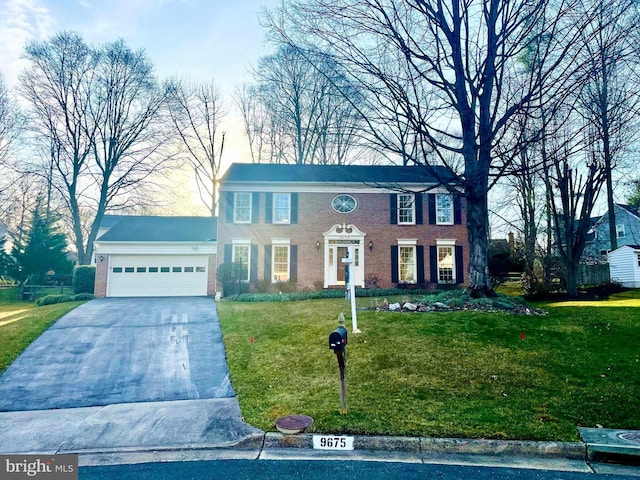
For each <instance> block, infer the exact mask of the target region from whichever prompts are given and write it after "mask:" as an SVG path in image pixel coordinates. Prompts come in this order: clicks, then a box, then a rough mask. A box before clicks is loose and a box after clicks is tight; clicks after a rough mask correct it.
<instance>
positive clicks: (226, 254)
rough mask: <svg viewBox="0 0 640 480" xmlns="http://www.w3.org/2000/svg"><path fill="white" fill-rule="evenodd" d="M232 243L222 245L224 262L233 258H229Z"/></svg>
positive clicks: (229, 261)
mask: <svg viewBox="0 0 640 480" xmlns="http://www.w3.org/2000/svg"><path fill="white" fill-rule="evenodd" d="M231 248H232V245H230V244H226V245H225V246H224V263H231V262H233V259H232V258H231V252H232V250H231Z"/></svg>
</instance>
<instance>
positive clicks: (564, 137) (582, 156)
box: [544, 109, 607, 298]
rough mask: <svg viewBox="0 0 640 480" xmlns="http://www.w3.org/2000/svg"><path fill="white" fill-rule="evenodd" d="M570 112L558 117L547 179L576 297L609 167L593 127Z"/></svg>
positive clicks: (571, 292) (570, 290) (568, 280)
mask: <svg viewBox="0 0 640 480" xmlns="http://www.w3.org/2000/svg"><path fill="white" fill-rule="evenodd" d="M567 112H568V113H566V114H564V115H563V114H562V110H560V111H559V112H558V113H557V114H556V119H557V121H558V123H559V124H560V125H561V127H560V129H559V134H558V135H557V136H556V138H555V140H554V141H553V142H551V141H550V142H548V143H547V145H548V146H549V150H548V151H547V152H546V155H547V157H546V162H547V163H546V166H545V169H544V180H545V185H546V188H547V192H548V196H547V198H548V202H549V209H550V213H551V215H552V217H553V223H554V237H555V248H556V249H557V251H558V254H559V256H560V258H561V261H562V265H563V267H564V268H563V278H564V280H565V283H566V289H567V295H568V296H569V297H571V298H575V297H577V296H578V278H577V272H578V266H579V264H580V260H581V257H582V252H583V251H584V247H585V245H586V242H587V233H588V231H589V229H590V228H591V214H592V212H593V208H594V206H595V203H596V200H597V198H598V194H599V193H600V190H601V188H602V186H603V185H604V184H605V182H606V176H607V173H606V171H607V167H606V165H605V163H604V162H603V161H602V159H601V158H600V156H599V154H598V152H597V145H596V140H595V136H594V135H593V134H592V133H591V132H592V129H591V127H590V126H589V125H586V126H585V125H584V122H583V119H582V118H580V115H579V114H578V113H577V112H576V110H575V109H570V110H568V111H567ZM558 117H560V118H558ZM552 143H554V144H555V145H551V144H552Z"/></svg>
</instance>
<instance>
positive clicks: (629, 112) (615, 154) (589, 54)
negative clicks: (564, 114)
mask: <svg viewBox="0 0 640 480" xmlns="http://www.w3.org/2000/svg"><path fill="white" fill-rule="evenodd" d="M636 4H637V2H636V1H635V0H607V1H602V0H583V2H582V8H583V9H584V10H585V11H586V12H588V13H589V14H590V16H591V17H592V21H591V22H590V23H589V24H588V28H587V29H585V30H584V31H583V32H582V38H581V40H582V41H583V42H584V44H585V47H586V48H585V49H584V52H583V55H584V57H585V61H586V62H587V64H588V66H589V75H588V77H587V82H586V85H585V88H584V89H583V90H582V95H581V96H580V97H579V103H580V107H581V108H580V112H581V113H582V115H583V116H584V119H585V121H586V122H587V123H588V124H589V125H590V126H591V130H592V131H593V133H594V141H595V143H594V146H593V148H594V154H596V155H598V156H600V157H601V161H602V163H603V164H604V168H605V175H606V192H607V210H608V217H609V239H610V243H611V250H615V249H616V248H618V237H617V232H616V219H615V209H614V192H613V170H614V169H615V168H616V167H618V166H619V165H620V164H621V163H622V161H623V160H624V157H625V155H626V154H627V153H628V152H629V147H630V145H632V144H633V143H634V141H635V140H636V139H637V138H638V126H639V124H638V121H637V117H638V113H639V109H640V88H639V82H638V80H639V79H640V78H639V76H638V74H639V73H640V70H639V67H640V66H639V65H638V53H640V45H638V42H637V39H638V33H640V17H639V16H638V11H637V7H636Z"/></svg>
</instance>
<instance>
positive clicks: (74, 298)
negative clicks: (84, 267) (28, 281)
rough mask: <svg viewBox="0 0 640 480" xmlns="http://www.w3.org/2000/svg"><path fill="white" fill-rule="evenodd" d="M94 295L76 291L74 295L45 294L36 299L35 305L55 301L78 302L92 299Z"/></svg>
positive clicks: (50, 303)
mask: <svg viewBox="0 0 640 480" xmlns="http://www.w3.org/2000/svg"><path fill="white" fill-rule="evenodd" d="M94 298H95V297H94V296H93V294H91V293H77V294H75V295H47V296H45V297H42V298H39V299H38V300H36V305H38V306H39V307H42V306H44V305H53V304H55V303H64V302H79V301H83V300H93V299H94Z"/></svg>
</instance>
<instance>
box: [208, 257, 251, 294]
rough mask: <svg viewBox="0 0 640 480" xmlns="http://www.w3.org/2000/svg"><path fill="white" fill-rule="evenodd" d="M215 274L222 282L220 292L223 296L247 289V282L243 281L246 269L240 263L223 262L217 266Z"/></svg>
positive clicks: (246, 290)
mask: <svg viewBox="0 0 640 480" xmlns="http://www.w3.org/2000/svg"><path fill="white" fill-rule="evenodd" d="M216 274H217V278H218V279H219V280H220V282H221V283H222V290H223V292H222V294H223V295H224V296H225V297H229V296H232V295H240V294H243V293H246V292H248V291H249V284H248V283H247V282H246V281H245V279H246V270H245V269H244V266H243V265H242V264H241V263H223V264H221V265H220V266H219V267H218V271H217V272H216Z"/></svg>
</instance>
